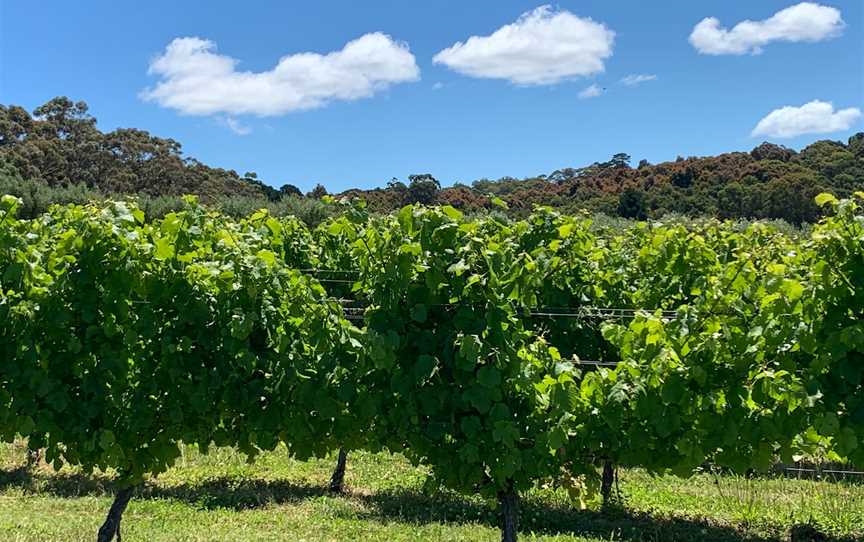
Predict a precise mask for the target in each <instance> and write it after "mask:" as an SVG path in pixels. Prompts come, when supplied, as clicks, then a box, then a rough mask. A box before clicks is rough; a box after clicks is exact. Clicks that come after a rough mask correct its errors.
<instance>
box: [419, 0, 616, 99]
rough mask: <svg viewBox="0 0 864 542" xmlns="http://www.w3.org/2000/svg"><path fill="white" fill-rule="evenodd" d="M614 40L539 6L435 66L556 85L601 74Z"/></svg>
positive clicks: (449, 52) (451, 50)
mask: <svg viewBox="0 0 864 542" xmlns="http://www.w3.org/2000/svg"><path fill="white" fill-rule="evenodd" d="M614 40H615V32H613V31H611V30H609V29H608V28H606V26H605V25H604V24H602V23H598V22H595V21H593V20H591V19H589V18H580V17H577V16H576V15H573V14H572V13H570V12H569V11H555V10H553V9H552V8H551V7H549V6H540V7H538V8H536V9H534V10H533V11H529V12H527V13H523V14H522V15H521V16H520V17H519V19H517V20H516V22H514V23H511V24H508V25H504V26H502V27H501V28H499V29H498V30H496V31H495V32H493V33H492V34H491V35H489V36H471V37H470V38H468V40H467V41H465V42H464V43H463V42H461V41H460V42H457V43H455V44H453V45H452V46H451V47H448V48H447V49H444V50H443V51H440V52H439V53H438V54H436V55H435V57H434V58H433V61H434V62H435V63H436V64H444V65H445V66H447V67H448V68H450V69H452V70H455V71H457V72H460V73H463V74H465V75H468V76H471V77H481V78H488V79H506V80H508V81H510V82H511V83H514V84H517V85H551V84H554V83H558V82H560V81H563V80H566V79H571V78H574V77H578V76H586V75H591V74H594V73H599V72H602V71H603V70H604V68H605V66H604V64H603V62H604V60H605V59H607V58H609V57H610V56H612V45H613V42H614Z"/></svg>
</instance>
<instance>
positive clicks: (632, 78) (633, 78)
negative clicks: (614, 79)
mask: <svg viewBox="0 0 864 542" xmlns="http://www.w3.org/2000/svg"><path fill="white" fill-rule="evenodd" d="M655 79H657V76H656V75H654V74H644V73H640V74H632V75H628V76H627V77H625V78H623V79H621V82H622V83H624V84H625V85H627V86H628V87H635V86H636V85H638V84H640V83H645V82H646V81H654V80H655Z"/></svg>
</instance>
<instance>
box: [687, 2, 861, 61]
mask: <svg viewBox="0 0 864 542" xmlns="http://www.w3.org/2000/svg"><path fill="white" fill-rule="evenodd" d="M845 26H846V25H845V23H844V22H843V19H842V18H841V16H840V10H838V9H836V8H832V7H829V6H822V5H819V4H815V3H813V2H801V3H800V4H796V5H794V6H791V7H788V8H786V9H783V10H780V11H778V12H777V13H775V14H774V15H773V16H771V17H769V18H768V19H765V20H762V21H750V20H746V21H742V22H740V23H738V24H736V25H735V26H734V27H733V28H732V30H727V29H726V28H723V27H721V26H720V21H719V20H718V19H717V18H715V17H706V18H705V19H702V21H701V22H700V23H699V24H697V25H696V26H695V27H694V28H693V32H692V33H691V34H690V43H691V44H692V45H693V47H695V48H696V50H697V51H699V52H700V53H702V54H706V55H743V54H747V53H751V54H754V55H755V54H759V53H761V52H762V47H763V46H765V45H767V44H768V43H770V42H772V41H792V42H797V41H807V42H815V41H821V40H824V39H828V38H833V37H835V36H839V35H840V34H841V33H842V32H843V28H844V27H845Z"/></svg>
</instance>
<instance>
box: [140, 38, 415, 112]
mask: <svg viewBox="0 0 864 542" xmlns="http://www.w3.org/2000/svg"><path fill="white" fill-rule="evenodd" d="M237 64H238V61H237V60H236V59H234V58H231V57H229V56H226V55H222V54H219V53H217V52H216V44H215V43H214V42H212V41H209V40H204V39H201V38H195V37H187V38H177V39H175V40H173V41H172V42H171V43H170V44H168V46H167V47H166V48H165V51H164V52H163V53H162V54H161V55H159V56H158V57H156V58H155V59H154V60H153V61H152V62H151V63H150V69H149V73H150V74H151V75H157V76H159V78H160V80H159V82H158V83H157V84H156V86H154V87H152V88H148V89H145V90H144V91H142V93H141V97H142V98H143V99H144V100H147V101H153V102H156V103H158V104H159V105H161V106H163V107H167V108H171V109H176V110H177V111H179V112H181V113H185V114H189V115H212V114H226V115H241V114H252V115H258V116H262V117H263V116H274V115H282V114H285V113H289V112H292V111H301V110H307V109H314V108H317V107H322V106H324V105H326V104H328V103H329V102H332V101H336V100H357V99H360V98H368V97H370V96H372V95H374V94H375V93H376V92H379V91H382V90H384V89H386V88H388V87H389V86H391V85H394V84H397V83H405V82H409V81H416V80H418V79H419V77H420V70H419V68H418V67H417V64H416V62H415V59H414V55H413V54H411V52H410V51H409V50H408V46H407V45H406V44H404V43H401V42H397V41H394V40H393V39H392V38H391V37H390V36H388V35H386V34H382V33H380V32H375V33H371V34H366V35H364V36H361V37H360V38H358V39H356V40H353V41H350V42H348V43H347V44H345V47H343V48H342V49H341V50H339V51H334V52H331V53H327V54H323V55H322V54H318V53H296V54H292V55H288V56H284V57H282V58H281V59H279V62H278V63H277V64H276V66H275V67H274V68H273V69H271V70H269V71H263V72H250V71H238V70H237Z"/></svg>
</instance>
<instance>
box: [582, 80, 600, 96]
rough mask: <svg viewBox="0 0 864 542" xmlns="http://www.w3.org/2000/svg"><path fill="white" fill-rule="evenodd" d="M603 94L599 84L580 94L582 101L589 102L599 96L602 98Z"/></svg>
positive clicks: (587, 88) (585, 89) (586, 88)
mask: <svg viewBox="0 0 864 542" xmlns="http://www.w3.org/2000/svg"><path fill="white" fill-rule="evenodd" d="M601 94H603V91H602V90H600V87H598V86H597V84H596V83H595V84H593V85H591V86H588V87H585V88H583V89H582V91H581V92H580V93H579V99H580V100H587V99H588V98H596V97H597V96H600V95H601Z"/></svg>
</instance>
